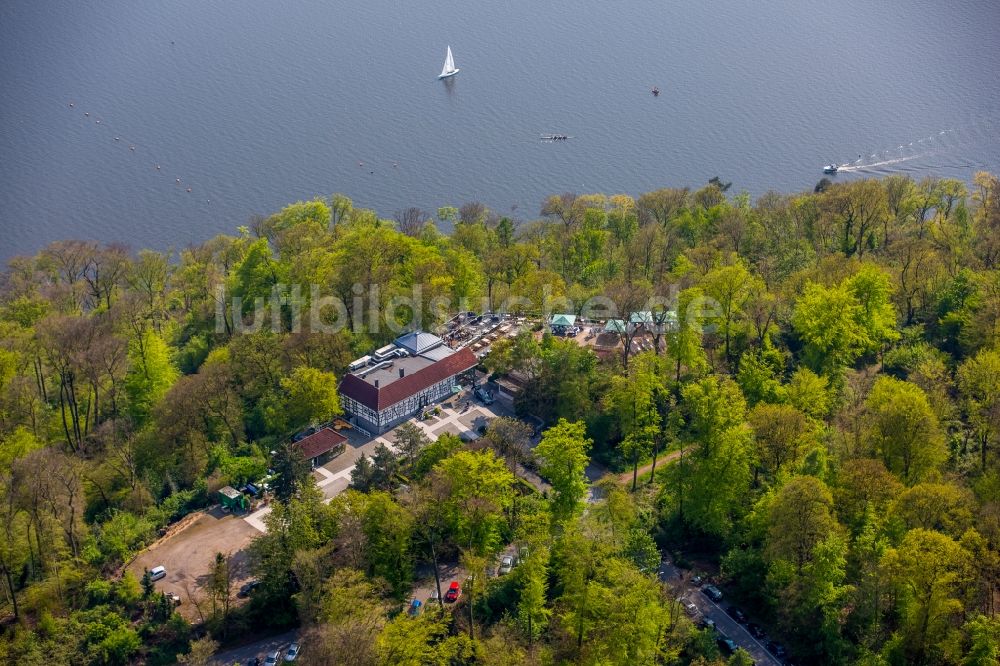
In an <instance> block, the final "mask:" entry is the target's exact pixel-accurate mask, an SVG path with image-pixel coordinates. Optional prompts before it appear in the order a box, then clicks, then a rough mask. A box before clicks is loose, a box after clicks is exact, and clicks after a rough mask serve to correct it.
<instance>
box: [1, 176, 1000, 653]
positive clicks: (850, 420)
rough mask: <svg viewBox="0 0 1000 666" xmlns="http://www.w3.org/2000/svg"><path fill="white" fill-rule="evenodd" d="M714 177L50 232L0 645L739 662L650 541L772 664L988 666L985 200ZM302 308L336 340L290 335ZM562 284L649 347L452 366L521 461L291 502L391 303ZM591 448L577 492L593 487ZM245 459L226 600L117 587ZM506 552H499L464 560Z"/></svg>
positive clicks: (494, 300)
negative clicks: (165, 248) (438, 577)
mask: <svg viewBox="0 0 1000 666" xmlns="http://www.w3.org/2000/svg"><path fill="white" fill-rule="evenodd" d="M728 189H729V188H728V185H727V184H725V183H722V182H721V181H719V180H718V179H713V181H712V182H710V183H709V184H708V185H706V186H705V187H703V188H702V189H699V190H697V191H689V190H687V189H662V190H657V191H654V192H649V193H647V194H643V195H641V196H639V197H638V198H633V197H630V196H626V195H616V196H605V195H599V194H587V195H573V194H563V195H559V196H553V197H551V198H550V199H549V200H548V201H547V202H545V204H544V206H543V207H542V209H541V211H540V215H539V217H538V219H536V220H531V221H527V220H514V219H509V218H508V217H503V216H501V215H498V214H496V213H494V212H493V211H490V210H488V209H487V208H486V207H484V206H483V205H481V204H477V203H471V204H466V205H464V206H462V207H461V208H451V207H448V208H442V209H440V210H439V211H437V213H436V216H432V215H429V214H426V213H423V212H422V211H419V210H416V209H410V210H406V211H401V212H400V213H398V214H397V215H396V218H395V219H394V220H385V219H379V217H378V216H377V215H376V214H375V213H374V212H372V211H370V210H362V209H357V208H354V207H353V205H352V203H351V201H350V200H349V199H348V198H346V197H344V196H342V195H334V196H332V197H330V198H329V199H317V200H314V201H310V202H304V203H297V204H294V205H290V206H288V207H286V208H285V209H284V210H282V211H281V212H279V213H276V214H274V215H272V216H270V217H266V218H264V217H261V218H257V219H254V220H251V221H250V223H249V224H248V226H247V227H244V228H240V229H239V230H238V233H237V234H236V235H233V236H218V237H216V238H213V239H211V240H209V241H207V242H205V243H203V244H202V245H199V246H195V247H189V248H187V249H184V250H182V251H180V252H176V253H161V252H155V251H150V250H142V251H140V252H138V253H135V252H133V251H131V250H130V249H128V248H126V247H124V246H121V245H116V244H111V245H101V244H98V243H92V242H83V241H63V242H57V243H53V244H51V245H49V246H47V247H45V248H44V249H42V250H41V251H40V252H39V254H38V255H36V256H34V257H18V258H14V259H12V260H10V261H9V263H8V267H7V269H6V271H5V272H4V273H3V274H2V276H0V531H2V533H0V589H2V590H3V593H2V595H0V604H2V608H0V613H2V616H3V627H2V631H3V636H2V639H0V655H2V658H3V659H4V660H5V662H7V663H12V664H13V663H17V664H132V663H150V664H162V663H172V662H174V661H175V660H176V659H178V658H180V659H182V660H184V661H186V662H187V663H208V662H207V661H206V660H207V656H206V655H209V654H211V652H212V651H213V650H214V649H216V648H217V647H219V646H220V645H225V644H228V643H232V642H234V641H236V642H238V641H239V640H241V639H243V638H245V637H247V636H251V635H262V634H264V633H266V632H268V631H272V630H273V631H277V630H280V629H282V628H287V627H293V626H298V627H301V632H302V636H303V637H304V638H303V649H304V653H303V660H305V661H306V663H316V664H356V665H359V666H360V665H369V664H371V665H375V664H484V665H500V664H522V663H526V664H560V663H580V664H623V665H625V664H688V663H695V664H714V663H725V662H727V661H728V663H748V662H747V657H746V654H745V653H742V652H737V653H736V654H734V655H732V656H723V655H722V654H721V653H720V651H719V648H718V646H717V645H716V643H715V641H714V640H713V637H712V635H711V633H710V631H709V630H704V629H700V628H698V627H697V626H696V625H695V624H694V623H692V622H691V621H690V620H689V619H688V618H687V616H686V615H684V613H683V612H682V611H681V609H680V608H679V605H678V604H677V603H676V602H675V601H674V595H673V594H672V593H671V592H670V591H669V589H666V588H665V587H664V586H663V585H662V584H661V582H660V581H659V580H658V578H657V576H656V568H657V566H659V563H660V559H661V554H667V555H669V556H670V557H671V558H672V560H673V561H674V562H676V563H677V564H678V565H679V566H680V567H682V568H686V569H696V570H699V571H702V572H704V573H706V574H709V575H711V576H713V577H714V579H715V580H717V581H718V582H719V585H720V586H721V587H723V588H724V589H725V591H726V594H727V596H728V597H729V598H730V599H732V600H734V601H735V602H737V603H739V604H740V606H741V607H742V608H744V609H746V610H747V611H748V612H750V613H752V614H753V615H754V617H756V618H758V619H759V620H760V621H761V622H762V623H764V624H766V626H767V627H768V628H769V630H771V631H772V632H773V634H774V635H775V636H778V637H780V638H781V639H782V641H783V642H784V643H785V644H786V645H787V646H788V649H789V652H790V659H792V660H793V661H794V662H795V663H815V664H846V663H862V664H873V665H874V664H969V665H987V664H1000V620H998V619H997V618H996V615H995V613H996V610H997V606H998V604H997V602H998V601H1000V597H998V592H1000V589H998V587H1000V347H998V343H1000V179H997V178H996V177H995V176H992V175H990V174H986V173H980V174H977V175H976V177H975V179H974V181H973V182H972V183H971V184H969V183H963V182H961V181H957V180H941V179H933V178H928V179H925V180H922V181H919V182H916V181H913V180H911V179H910V178H908V177H904V176H891V177H888V178H885V179H882V180H854V181H849V182H841V183H831V182H829V181H825V180H824V181H822V182H820V183H819V184H818V185H817V187H816V189H815V191H813V192H808V193H801V194H793V195H785V194H779V193H773V192H771V193H767V194H765V195H763V196H761V197H759V198H758V199H757V200H756V201H754V200H752V199H751V197H749V196H748V195H746V194H732V193H730V192H728V191H727V190H728ZM438 227H440V228H442V229H453V231H452V232H451V233H450V234H444V233H441V232H440V231H439V230H438ZM415 287H418V289H417V290H416V291H415V290H414V288H415ZM293 292H294V293H293ZM361 294H363V297H359V295H361ZM414 294H417V296H416V299H415V300H413V298H414V297H413V295H414ZM233 297H237V298H238V299H240V300H238V301H234V300H233ZM325 297H334V298H337V299H340V301H341V302H343V303H344V304H345V308H346V314H347V319H346V320H342V321H341V323H342V324H345V325H343V326H330V324H331V321H328V320H325V319H323V317H322V316H321V317H320V318H319V319H318V320H311V319H310V317H297V316H296V313H298V312H305V311H308V310H309V308H310V306H311V305H313V304H314V303H316V302H319V300H320V299H322V298H325ZM401 297H409V298H411V303H410V305H409V306H407V307H400V306H398V302H399V301H398V300H396V299H398V298H401ZM595 297H602V299H603V301H604V302H610V303H613V304H615V306H616V307H617V308H618V309H619V311H620V312H621V313H624V314H625V315H626V316H627V314H628V313H631V312H636V311H640V310H650V311H651V312H653V314H654V316H657V315H658V313H663V312H666V311H667V310H670V311H673V312H676V313H677V325H676V326H671V327H668V329H667V330H665V331H664V332H663V333H662V335H657V336H656V339H655V344H654V348H653V349H652V350H638V349H636V350H634V351H633V350H631V349H630V347H629V344H628V343H629V342H630V341H629V340H624V341H623V342H625V343H626V344H625V346H624V347H625V350H624V351H623V350H622V349H621V348H619V350H618V351H619V353H614V354H608V355H601V356H598V355H595V353H594V351H593V350H592V349H590V348H588V347H586V346H582V345H580V344H578V343H577V342H576V341H574V340H572V339H562V338H558V337H553V336H551V335H549V334H545V335H544V336H538V335H531V334H527V333H526V334H522V335H520V336H518V337H516V338H514V339H512V340H510V341H506V342H503V343H499V344H498V345H497V346H496V348H495V349H494V350H493V352H492V353H491V354H490V355H489V356H488V357H487V360H486V361H485V364H486V366H485V369H486V370H488V371H489V372H491V373H493V374H494V375H496V376H504V375H509V376H514V377H516V378H517V380H518V381H519V382H520V383H521V384H522V385H523V390H522V391H521V392H520V394H519V395H518V397H517V399H516V401H515V407H516V410H517V413H518V414H519V415H524V416H527V415H535V416H537V417H540V418H541V419H542V420H544V422H545V430H544V432H542V433H541V441H540V443H538V444H537V446H535V447H534V448H529V441H530V439H531V432H530V428H528V427H526V426H525V425H524V424H522V423H521V422H520V421H518V420H516V419H498V420H496V421H494V422H493V423H492V424H491V425H490V428H489V430H488V431H487V432H486V434H485V436H484V438H483V439H482V440H481V441H480V442H479V443H477V445H474V446H470V445H466V444H464V443H463V442H462V441H461V440H459V439H458V438H456V437H451V436H443V437H441V438H440V439H439V440H437V441H435V442H429V441H427V439H426V438H424V437H423V436H422V435H421V434H420V433H419V432H417V431H415V430H414V429H407V428H404V429H403V436H402V438H401V439H402V444H401V452H400V453H399V454H393V453H392V452H390V451H388V450H384V451H380V452H379V454H378V455H376V456H375V457H374V458H373V459H372V460H371V461H368V460H366V461H365V463H364V464H363V465H360V466H359V471H356V473H355V475H354V480H353V484H352V488H351V489H350V490H348V491H346V492H344V493H342V494H340V495H338V496H337V497H336V498H335V499H334V500H333V501H332V502H329V503H324V502H323V501H321V494H320V493H319V491H318V489H317V488H316V487H315V484H314V482H313V481H312V477H311V476H310V475H309V466H308V464H304V463H303V461H302V460H301V459H299V458H297V457H296V455H295V453H294V450H293V449H290V448H289V447H288V446H287V445H286V443H287V441H288V438H289V436H290V435H291V434H293V433H294V432H296V431H298V430H299V429H301V428H303V427H305V426H307V425H309V424H312V423H317V422H321V421H324V420H326V419H329V418H330V417H332V416H334V415H337V414H340V413H341V408H340V405H339V400H338V395H337V391H336V387H337V380H338V378H339V377H341V376H343V374H344V373H345V371H346V367H347V365H348V363H350V362H351V361H352V360H353V359H354V358H357V357H358V356H361V355H363V354H367V353H368V352H369V351H371V350H372V349H373V348H375V347H377V346H380V345H382V344H385V343H386V342H388V341H391V340H392V339H393V338H394V337H395V335H396V333H395V332H394V327H393V326H391V325H390V323H391V322H390V321H389V320H390V319H391V320H392V321H393V322H398V321H402V322H403V323H404V324H405V323H408V322H411V321H417V320H418V318H419V321H420V322H421V325H422V326H423V327H424V328H425V329H429V330H430V329H433V328H434V326H435V324H440V323H442V322H443V321H444V320H445V319H446V318H447V317H449V316H450V315H451V314H453V312H454V311H455V310H457V309H459V307H460V306H459V304H462V307H463V308H464V307H468V308H471V309H473V310H476V311H482V310H484V309H500V308H503V307H505V306H504V305H503V304H505V303H508V304H509V303H516V304H517V305H516V309H518V310H519V311H522V312H523V313H525V314H526V315H528V316H539V315H541V314H542V313H543V311H544V310H545V309H546V306H547V304H549V303H552V302H559V303H561V304H564V305H563V306H562V307H565V308H572V309H574V311H577V312H579V311H580V308H583V307H584V304H586V303H587V302H588V301H591V302H592V301H593V299H595ZM560 298H564V299H565V300H562V301H560V300H559V299H560ZM255 300H258V301H259V302H260V303H272V304H273V307H271V308H269V309H265V313H264V315H263V317H264V318H263V322H264V325H263V326H258V327H254V326H253V325H252V320H253V317H254V316H255V313H256V314H259V311H260V310H261V308H260V307H259V306H258V307H254V303H255ZM651 302H652V303H654V305H652V306H648V307H647V304H649V303H651ZM443 304H451V305H450V307H449V306H448V305H443ZM465 304H471V305H468V306H466V305H465ZM562 307H560V311H562ZM258 323H259V322H258ZM327 328H331V329H336V330H327ZM321 329H322V330H321ZM627 337H628V336H627V335H623V338H627ZM275 451H276V453H274V454H273V455H272V452H275ZM665 456H669V460H667V459H666V458H665ZM654 457H655V458H659V459H660V460H661V462H660V464H658V465H657V466H656V469H655V473H653V474H649V473H648V472H647V473H645V474H642V475H640V474H638V470H639V469H640V467H643V468H645V465H646V464H647V463H648V462H650V461H652V460H653V459H654ZM591 461H594V462H595V463H598V464H600V465H602V466H603V467H605V468H607V469H608V470H610V471H611V472H612V473H610V474H609V475H608V476H607V477H606V478H605V479H604V480H602V481H600V482H597V483H595V484H593V486H591V484H590V483H589V482H588V480H587V477H586V476H585V469H586V468H587V465H588V464H589V463H590V462H591ZM269 467H273V468H274V470H275V472H276V475H275V480H274V487H275V494H276V496H277V498H278V499H277V500H276V501H275V502H274V503H273V507H274V508H273V511H272V512H271V514H270V515H269V516H268V518H267V521H268V527H269V531H268V532H267V533H266V534H261V535H260V536H259V537H257V538H256V539H255V540H254V542H253V543H252V544H251V545H250V547H249V558H250V566H251V568H252V570H253V573H254V575H255V577H256V578H257V579H258V580H259V581H260V588H259V589H257V590H255V592H254V594H253V595H252V596H251V598H250V601H249V602H248V603H236V601H235V595H234V594H232V591H231V590H229V589H228V588H227V586H226V585H225V584H219V585H217V584H216V583H215V582H214V579H213V581H210V583H209V589H210V590H211V593H212V594H213V595H214V596H213V598H212V605H211V612H210V613H208V614H207V615H206V616H205V617H204V618H203V619H202V621H199V622H198V623H196V624H191V623H190V622H189V621H188V620H186V619H184V618H183V617H182V616H181V615H179V614H178V613H177V612H176V610H175V609H174V606H173V605H172V604H171V603H170V602H169V600H167V599H166V598H165V597H163V595H161V594H158V593H156V592H155V591H154V589H153V586H152V585H151V583H150V581H149V580H145V579H144V580H140V579H138V578H137V577H136V576H135V575H133V574H131V573H123V571H124V569H123V567H124V565H125V564H126V563H127V562H129V561H130V560H131V558H132V557H133V556H134V555H135V554H136V553H138V552H140V551H142V550H143V548H144V547H146V546H147V545H149V544H151V543H153V542H154V541H156V539H157V538H158V534H159V533H160V532H161V530H163V529H164V528H166V527H167V526H169V525H171V524H173V523H175V522H176V521H178V520H179V519H181V518H182V517H184V516H185V515H187V514H190V513H191V512H194V511H198V510H200V509H202V508H204V507H206V506H208V505H210V504H212V503H214V502H215V500H214V499H213V497H214V493H215V491H217V490H218V489H219V488H220V487H222V486H224V485H227V484H231V485H234V486H236V485H240V484H243V483H245V482H247V481H252V480H256V479H259V478H260V477H262V476H263V475H264V474H266V473H267V470H268V468H269ZM525 470H534V471H537V473H538V475H539V476H540V477H541V478H543V479H545V480H546V481H547V482H548V484H550V485H551V489H550V490H547V491H546V492H544V493H540V492H538V491H537V490H536V488H535V487H534V486H533V485H532V484H530V483H527V482H526V481H525V479H524V476H523V475H524V472H525ZM633 470H635V471H636V477H635V479H634V481H633V478H632V477H631V475H630V474H629V473H630V472H632V471H633ZM625 478H627V479H628V482H625V481H624V479H625ZM591 494H592V496H591ZM509 545H514V547H516V548H517V550H518V552H519V554H520V562H519V563H518V565H517V566H516V568H514V570H513V572H512V573H511V574H510V575H507V576H503V577H488V576H486V575H485V572H486V571H487V570H489V569H494V568H495V566H496V562H495V558H496V557H497V555H498V554H499V553H501V552H502V550H503V549H504V548H506V547H508V546H509ZM440 562H452V563H459V564H460V566H461V567H462V569H463V570H464V571H466V572H468V574H469V578H468V580H466V582H465V583H464V589H463V594H462V598H461V600H460V603H459V604H456V605H455V606H449V607H448V608H449V609H450V610H439V609H438V608H437V607H436V606H434V605H431V604H428V607H427V608H426V610H425V612H424V613H422V614H421V615H419V616H417V617H410V616H409V615H408V614H407V613H406V612H404V611H405V608H406V604H407V603H408V601H409V599H410V596H411V589H412V585H413V584H414V581H415V580H417V579H418V577H420V575H422V574H420V573H419V572H421V571H424V572H426V571H427V570H430V567H429V565H430V564H431V563H440ZM226 566H227V562H226V561H225V559H224V558H221V557H220V559H219V561H218V562H216V563H215V564H213V569H212V570H213V575H217V577H218V578H220V579H223V578H225V575H224V574H225V572H224V569H225V567H226ZM223 583H224V581H223ZM216 602H217V603H216ZM178 655H179V657H178Z"/></svg>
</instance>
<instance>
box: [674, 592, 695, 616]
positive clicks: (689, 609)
mask: <svg viewBox="0 0 1000 666" xmlns="http://www.w3.org/2000/svg"><path fill="white" fill-rule="evenodd" d="M677 601H679V602H680V604H681V607H683V608H684V612H685V613H687V614H688V615H689V616H691V617H694V616H695V615H697V614H698V607H697V606H696V605H695V603H694V602H693V601H691V600H690V599H688V598H687V597H677Z"/></svg>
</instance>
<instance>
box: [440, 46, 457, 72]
mask: <svg viewBox="0 0 1000 666" xmlns="http://www.w3.org/2000/svg"><path fill="white" fill-rule="evenodd" d="M457 73H458V69H457V68H456V67H455V58H453V57H452V55H451V46H449V47H448V55H447V56H445V59H444V67H443V68H441V75H440V76H438V78H439V79H443V78H445V77H448V76H453V75H455V74H457Z"/></svg>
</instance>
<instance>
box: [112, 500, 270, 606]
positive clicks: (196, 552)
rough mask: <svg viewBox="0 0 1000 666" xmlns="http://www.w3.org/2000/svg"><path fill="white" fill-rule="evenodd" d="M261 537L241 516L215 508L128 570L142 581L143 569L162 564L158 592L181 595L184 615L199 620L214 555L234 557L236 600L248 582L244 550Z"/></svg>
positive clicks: (148, 551) (155, 545)
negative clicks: (164, 576) (240, 590)
mask: <svg viewBox="0 0 1000 666" xmlns="http://www.w3.org/2000/svg"><path fill="white" fill-rule="evenodd" d="M258 534H260V532H258V531H257V530H255V529H254V528H253V527H252V526H250V525H249V524H248V523H247V522H246V521H245V520H243V519H242V518H240V517H239V516H233V515H230V514H224V513H222V511H220V510H219V509H218V507H216V508H215V509H214V510H213V511H212V512H210V513H202V514H200V515H198V516H197V517H195V518H194V519H193V520H192V521H191V522H190V523H189V524H188V525H186V526H184V527H183V528H182V529H180V530H178V531H177V532H173V533H171V534H168V535H167V536H166V537H164V538H163V539H160V540H159V541H157V542H156V543H154V544H153V545H152V546H150V547H149V548H148V549H147V550H145V551H143V552H142V553H141V554H140V555H139V556H138V557H136V559H135V561H133V562H132V564H130V565H129V566H128V570H129V571H131V572H132V573H133V574H135V577H136V578H142V574H143V570H144V569H152V568H153V567H155V566H159V565H163V566H164V567H166V568H167V577H166V578H164V579H162V580H159V581H157V583H156V587H157V589H158V590H162V591H164V592H174V593H175V594H178V595H179V596H180V598H181V606H180V612H181V614H182V615H183V616H184V617H186V618H188V619H190V620H198V619H200V617H199V614H198V609H197V603H198V602H199V601H201V600H203V599H204V598H205V594H204V593H203V591H202V589H203V587H204V586H205V584H206V581H207V577H208V573H209V571H210V569H211V565H212V562H213V561H214V560H215V554H216V553H223V554H231V555H232V558H233V571H234V575H233V596H234V598H235V595H236V591H237V590H239V586H240V585H241V584H243V583H244V582H245V581H246V580H248V579H249V573H248V571H247V556H246V552H245V548H246V546H247V545H248V544H249V543H250V541H251V539H253V537H255V536H257V535H258Z"/></svg>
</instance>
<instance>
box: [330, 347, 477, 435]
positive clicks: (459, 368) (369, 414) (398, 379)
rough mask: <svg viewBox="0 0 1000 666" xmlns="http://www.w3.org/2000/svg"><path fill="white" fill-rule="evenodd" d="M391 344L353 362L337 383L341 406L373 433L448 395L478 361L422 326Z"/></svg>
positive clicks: (399, 421) (464, 350)
mask: <svg viewBox="0 0 1000 666" xmlns="http://www.w3.org/2000/svg"><path fill="white" fill-rule="evenodd" d="M391 347H392V348H391V349H390V348H389V346H387V347H383V348H382V349H379V350H378V352H377V353H376V354H374V355H373V356H374V358H372V357H365V358H364V359H359V360H358V361H356V362H354V363H352V364H351V372H350V373H349V374H348V375H347V376H346V377H344V379H343V381H341V383H340V400H341V405H342V406H343V408H344V410H345V411H346V412H347V413H348V414H350V415H351V417H352V418H353V420H354V421H355V422H356V424H357V425H359V426H361V427H362V428H364V429H366V430H369V431H371V432H373V433H382V432H385V431H386V430H388V429H390V428H392V427H393V426H395V425H397V424H399V423H402V422H403V421H405V420H407V419H408V418H410V417H412V416H414V415H415V414H419V413H420V412H421V410H423V409H424V408H426V407H427V406H428V405H431V404H432V403H435V402H437V401H438V400H441V399H443V398H446V397H448V396H449V395H451V394H452V393H453V388H454V387H455V386H456V385H457V384H458V376H459V375H461V374H463V373H465V372H468V371H469V370H471V369H472V368H474V367H475V366H476V364H477V363H478V362H479V360H478V359H477V358H476V355H475V354H473V353H472V351H470V350H469V349H466V348H462V349H459V350H457V351H455V350H453V349H451V348H450V347H448V346H447V345H445V344H444V341H443V340H442V339H441V338H439V337H437V336H436V335H432V334H430V333H424V332H422V331H414V332H412V333H407V334H406V335H404V336H402V337H400V338H398V339H397V340H396V341H395V342H394V343H393V345H391Z"/></svg>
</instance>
